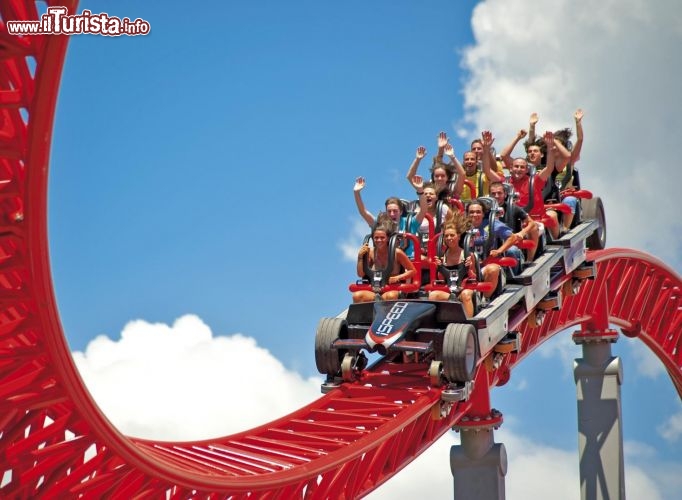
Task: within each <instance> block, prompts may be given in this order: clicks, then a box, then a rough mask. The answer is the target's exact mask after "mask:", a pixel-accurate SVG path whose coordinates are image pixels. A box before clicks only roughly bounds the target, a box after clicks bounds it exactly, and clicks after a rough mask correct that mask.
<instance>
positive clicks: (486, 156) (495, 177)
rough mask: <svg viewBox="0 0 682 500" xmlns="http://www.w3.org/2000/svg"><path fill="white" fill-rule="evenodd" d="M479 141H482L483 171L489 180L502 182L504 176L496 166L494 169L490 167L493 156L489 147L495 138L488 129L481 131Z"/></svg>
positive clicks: (493, 159)
mask: <svg viewBox="0 0 682 500" xmlns="http://www.w3.org/2000/svg"><path fill="white" fill-rule="evenodd" d="M481 142H482V143H483V173H484V174H485V176H486V177H487V178H488V180H489V181H490V182H504V176H503V175H500V173H499V172H498V171H497V166H495V169H494V170H493V167H492V163H493V162H494V161H495V158H493V155H492V153H491V152H490V148H491V147H492V146H493V142H495V138H494V137H493V134H492V132H491V131H490V130H484V131H483V133H482V134H481ZM517 142H518V140H517ZM510 164H511V163H510Z"/></svg>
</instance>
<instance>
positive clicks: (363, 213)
mask: <svg viewBox="0 0 682 500" xmlns="http://www.w3.org/2000/svg"><path fill="white" fill-rule="evenodd" d="M364 187H365V178H364V177H358V178H357V179H355V186H353V195H354V196H355V206H356V207H358V212H359V213H360V217H362V218H363V219H365V221H366V222H367V224H368V225H369V227H373V226H374V215H372V213H371V212H370V211H369V210H367V209H366V208H365V203H364V202H363V201H362V196H361V195H360V191H362V190H363V188H364Z"/></svg>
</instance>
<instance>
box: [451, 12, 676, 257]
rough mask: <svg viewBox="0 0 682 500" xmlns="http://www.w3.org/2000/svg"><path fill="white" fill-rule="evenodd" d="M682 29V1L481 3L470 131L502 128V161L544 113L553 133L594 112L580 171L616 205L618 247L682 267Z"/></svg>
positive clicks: (471, 59)
mask: <svg viewBox="0 0 682 500" xmlns="http://www.w3.org/2000/svg"><path fill="white" fill-rule="evenodd" d="M680 19H681V18H680V16H679V3H678V2H677V1H676V0H664V1H661V2H657V3H656V5H655V6H652V4H651V3H649V2H645V1H644V0H627V1H621V0H605V1H603V2H599V3H598V4H594V3H593V2H590V1H588V0H571V1H569V0H558V1H556V2H552V5H551V7H549V6H541V5H539V4H538V3H537V2H531V1H529V0H487V1H484V2H481V3H480V4H478V6H477V7H476V8H475V10H474V15H473V19H472V25H473V32H474V36H475V39H476V44H475V45H474V46H472V47H470V48H469V49H468V50H467V51H465V53H464V58H463V63H462V64H463V67H464V68H465V69H466V70H467V71H468V72H469V78H468V80H467V81H466V83H465V86H464V98H465V107H466V115H465V118H464V120H463V122H462V123H460V124H458V127H463V126H466V127H467V128H468V129H469V130H470V133H471V134H472V135H477V134H478V133H480V130H482V129H485V128H490V129H491V130H493V131H494V133H495V136H496V137H497V141H496V146H497V147H498V150H499V149H501V148H502V147H503V146H504V145H505V144H506V143H508V142H509V141H510V139H511V138H512V137H513V135H514V134H515V132H516V131H517V130H518V129H520V128H527V126H528V116H529V114H530V112H532V111H537V112H538V113H539V115H540V122H539V124H538V131H539V132H542V131H544V130H548V129H550V130H554V129H558V128H561V127H565V126H573V119H572V116H573V112H574V110H575V109H576V108H578V107H581V108H583V109H584V110H585V118H584V120H583V123H584V128H585V144H584V147H583V154H582V159H581V161H580V162H579V164H578V166H579V168H580V169H581V174H582V181H583V186H584V187H585V188H587V189H590V190H592V191H593V192H594V193H595V194H597V195H599V196H601V197H602V199H603V200H604V203H605V206H606V213H607V218H608V224H607V228H608V233H609V234H608V238H609V246H625V247H634V248H640V249H644V250H648V251H650V252H651V253H654V254H656V255H658V256H660V257H661V258H663V259H664V260H667V261H669V262H670V261H674V260H676V261H677V264H678V265H679V263H680V261H679V256H680V255H681V254H682V239H681V238H680V234H681V230H682V220H681V219H680V218H679V217H678V216H677V211H676V210H674V209H673V207H674V200H677V199H678V191H679V186H680V185H681V183H682V169H680V168H679V167H678V165H679V159H678V158H677V157H678V148H679V146H678V144H677V143H678V139H679V137H680V136H681V135H682V101H680V99H678V98H677V94H678V89H677V87H678V84H677V82H679V80H680V76H682V66H680V65H679V64H675V61H679V54H678V47H679V46H680V44H681V43H682V28H681V26H682V22H681V21H680ZM519 151H520V147H519V149H517V152H519ZM652 214H655V216H654V215H652Z"/></svg>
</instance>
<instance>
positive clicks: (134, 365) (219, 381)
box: [74, 315, 322, 440]
mask: <svg viewBox="0 0 682 500" xmlns="http://www.w3.org/2000/svg"><path fill="white" fill-rule="evenodd" d="M74 360H75V362H76V365H77V366H78V369H79V370H80V372H81V374H82V376H83V379H84V380H85V383H86V385H87V387H88V389H89V390H90V392H91V393H92V395H93V397H94V399H95V400H96V401H97V403H98V404H99V406H100V407H101V408H102V410H103V412H104V413H105V414H106V415H107V416H108V417H109V419H110V420H111V421H112V423H113V424H114V425H115V426H116V427H117V428H119V429H120V430H121V431H122V432H124V433H125V434H127V435H132V436H137V437H145V438H150V439H160V440H191V439H201V438H207V437H215V436H222V435H227V434H231V433H234V432H237V431H240V430H244V429H247V428H251V427H253V426H255V425H258V424H260V423H265V422H269V421H271V420H274V419H275V418H277V417H280V416H282V415H285V414H286V413H289V412H290V411H293V410H295V409H297V408H299V407H301V406H303V405H304V404H306V403H308V402H310V401H312V400H314V399H315V398H317V397H319V395H320V390H319V388H320V383H321V381H322V380H321V379H307V380H306V379H303V378H302V377H301V376H300V375H298V374H297V373H295V372H292V371H289V370H287V369H286V368H285V367H284V366H283V365H282V363H280V362H279V361H278V360H277V359H276V358H275V357H273V356H272V355H271V354H270V353H269V352H268V351H267V350H265V349H263V348H261V347H258V345H257V343H256V341H255V340H254V339H252V338H249V337H245V336H243V335H239V334H236V335H232V336H229V337H221V336H216V337H214V336H213V335H212V333H211V330H210V328H209V327H208V326H207V325H206V324H205V323H204V322H203V321H201V319H199V318H198V317H196V316H193V315H186V316H183V317H181V318H179V319H178V320H176V321H175V323H174V324H173V325H172V326H168V325H165V324H160V323H154V324H152V323H148V322H146V321H142V320H137V321H131V322H130V323H128V324H127V325H126V326H125V328H124V329H123V332H122V333H121V338H120V339H119V340H116V341H114V340H111V339H109V338H107V337H105V336H99V337H97V338H95V339H94V340H92V341H91V342H90V344H88V346H87V348H86V350H85V352H84V353H83V352H75V353H74ZM246 401H248V402H249V404H244V402H246Z"/></svg>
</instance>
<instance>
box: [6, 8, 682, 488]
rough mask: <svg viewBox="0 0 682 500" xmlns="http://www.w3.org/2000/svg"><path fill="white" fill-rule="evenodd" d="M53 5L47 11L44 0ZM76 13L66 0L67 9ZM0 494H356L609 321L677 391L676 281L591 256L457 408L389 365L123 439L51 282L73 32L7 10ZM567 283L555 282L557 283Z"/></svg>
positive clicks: (637, 263) (488, 416) (485, 414)
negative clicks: (496, 390)
mask: <svg viewBox="0 0 682 500" xmlns="http://www.w3.org/2000/svg"><path fill="white" fill-rule="evenodd" d="M48 4H51V2H48ZM59 5H66V6H67V7H68V8H69V11H70V12H73V11H74V10H75V7H76V2H74V1H68V0H67V1H60V2H59ZM0 15H1V16H2V25H0V398H1V399H0V496H2V497H3V498H10V497H11V498H22V497H23V498H33V497H35V496H43V497H46V498H64V497H78V496H82V497H84V498H100V497H102V496H108V497H111V498H133V497H135V498H142V497H151V496H154V497H156V498H158V497H159V496H161V495H162V494H163V495H168V497H169V498H188V497H199V498H241V497H244V498H245V497H247V496H249V495H254V494H257V495H258V498H295V497H301V498H329V497H335V498H355V497H358V496H362V495H364V494H366V493H368V492H369V491H371V490H373V489H375V488H376V487H377V486H378V485H380V484H382V483H383V482H384V481H386V480H388V479H389V478H390V477H391V476H392V475H394V474H395V473H397V472H398V471H400V470H401V469H402V468H403V467H404V466H405V465H407V464H408V463H409V462H410V461H411V460H413V459H414V458H415V457H416V456H417V455H419V454H420V453H421V452H423V451H424V450H425V449H426V448H428V447H429V446H430V445H431V444H433V443H434V441H435V440H437V439H438V438H439V437H440V436H441V435H443V434H444V433H445V432H447V431H448V430H449V429H450V428H451V427H452V426H453V425H455V424H458V425H466V423H467V422H472V421H476V423H477V425H486V424H490V425H491V426H495V425H499V423H501V417H499V416H497V415H496V414H495V413H494V412H492V413H491V412H490V411H489V410H490V409H489V406H488V403H489V399H488V398H489V390H490V388H492V387H494V386H499V385H503V384H504V383H505V382H506V381H507V380H508V379H509V377H510V373H511V370H512V369H513V368H514V367H515V366H516V365H517V364H518V363H519V362H520V361H521V360H522V359H523V358H525V357H526V356H527V355H529V354H530V353H531V352H532V351H533V350H535V349H536V348H537V347H538V346H540V345H541V344H542V343H543V342H544V341H545V340H547V339H549V338H550V337H552V336H553V335H555V334H557V333H559V332H561V331H562V330H565V329H566V328H569V327H572V326H575V325H582V328H583V331H582V332H581V333H578V334H577V335H582V336H586V337H589V336H590V335H591V334H593V333H594V332H597V333H598V334H602V333H603V332H604V331H605V330H606V329H608V327H609V325H617V326H619V327H620V328H621V329H622V331H623V333H624V334H626V335H628V336H632V337H636V338H639V339H640V340H642V341H643V342H644V343H645V344H646V345H647V346H648V347H649V348H650V349H651V350H652V351H653V352H654V353H655V354H656V356H658V358H659V359H660V360H661V362H662V363H663V364H664V365H665V367H666V369H667V371H668V373H669V374H670V377H671V379H672V381H673V384H674V385H675V387H676V388H677V390H678V392H679V393H680V394H681V395H682V298H681V289H682V280H681V279H680V277H679V276H678V275H677V274H676V273H675V272H674V271H673V270H671V269H670V268H668V267H667V266H666V265H665V264H663V263H662V262H660V261H658V260H657V259H655V258H653V257H651V256H649V255H647V254H644V253H641V252H637V251H633V250H624V249H610V250H603V251H599V252H588V254H587V260H588V261H592V262H594V263H595V264H596V276H595V278H594V279H590V280H587V281H585V282H583V284H582V286H581V287H580V289H579V291H578V293H577V294H575V295H570V294H567V295H566V296H565V297H564V300H563V303H562V307H561V308H560V309H559V310H552V311H548V312H547V314H546V316H545V318H544V321H543V322H542V324H541V325H540V326H537V327H534V328H533V327H531V326H530V324H529V322H528V321H527V320H526V319H525V318H519V319H518V320H515V321H516V323H517V324H510V325H509V328H510V330H511V329H514V330H517V331H519V332H520V338H521V343H520V347H519V349H518V350H517V351H516V352H511V353H507V354H504V355H503V356H501V357H500V358H499V359H498V362H496V363H495V364H494V365H492V366H490V367H488V368H486V366H485V364H481V365H480V366H479V369H478V371H477V373H476V377H475V385H474V389H473V393H472V394H471V396H470V397H469V399H467V400H466V401H458V402H454V403H444V402H443V401H442V400H441V389H437V388H432V387H430V385H429V378H428V376H427V375H426V372H427V367H426V366H425V365H418V364H398V363H395V364H394V363H390V362H383V363H379V364H378V365H375V366H374V367H372V368H371V369H369V370H366V371H365V372H363V373H362V375H361V377H360V380H359V381H357V382H354V383H351V384H343V385H341V386H340V387H339V388H337V389H334V390H332V391H331V392H329V393H327V394H326V395H324V396H323V397H321V398H320V399H318V400H317V401H314V402H313V403H311V404H309V405H307V406H305V407H303V408H301V409H299V410H298V411H296V412H294V413H291V414H290V415H287V416H285V417H283V418H281V419H279V420H276V421H273V422H270V423H268V424H265V425H263V426H260V427H257V428H255V429H251V430H248V431H245V432H242V433H240V434H235V435H232V436H226V437H220V438H215V439H210V440H205V441H196V442H181V443H180V442H178V443H169V442H152V441H147V440H142V439H134V438H129V437H126V436H124V435H122V434H121V433H119V432H118V431H117V430H116V429H115V428H114V427H113V426H112V425H111V424H110V422H109V421H108V420H107V419H106V417H104V416H103V415H102V413H101V412H100V410H99V409H98V407H97V405H96V404H95V402H94V401H93V400H92V398H91V396H90V394H89V393H88V392H87V390H86V389H85V386H84V384H83V381H82V380H81V378H80V375H79V374H78V371H77V370H76V368H75V365H74V363H73V361H72V358H71V355H70V351H69V348H68V345H67V343H66V340H65V338H64V335H63V332H62V328H61V324H60V321H59V316H58V312H57V307H56V302H55V297H54V292H53V288H52V282H51V275H50V267H49V258H48V245H47V209H46V207H47V201H46V200H47V178H48V168H47V167H48V158H49V146H50V140H51V135H52V124H53V117H54V109H55V103H56V98H57V91H58V82H59V78H60V74H61V69H62V64H63V59H64V53H65V50H66V45H67V38H66V37H63V36H31V37H16V36H11V35H8V34H7V31H6V29H5V25H4V22H5V21H7V20H30V19H37V17H38V11H37V10H36V7H35V4H34V3H33V2H29V1H20V0H9V1H7V0H5V1H3V2H0ZM569 279H572V277H571V276H570V275H565V276H562V277H561V279H560V280H559V281H557V282H556V283H553V285H552V286H553V287H554V288H558V287H560V286H561V285H562V284H563V282H565V281H567V280H569Z"/></svg>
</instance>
